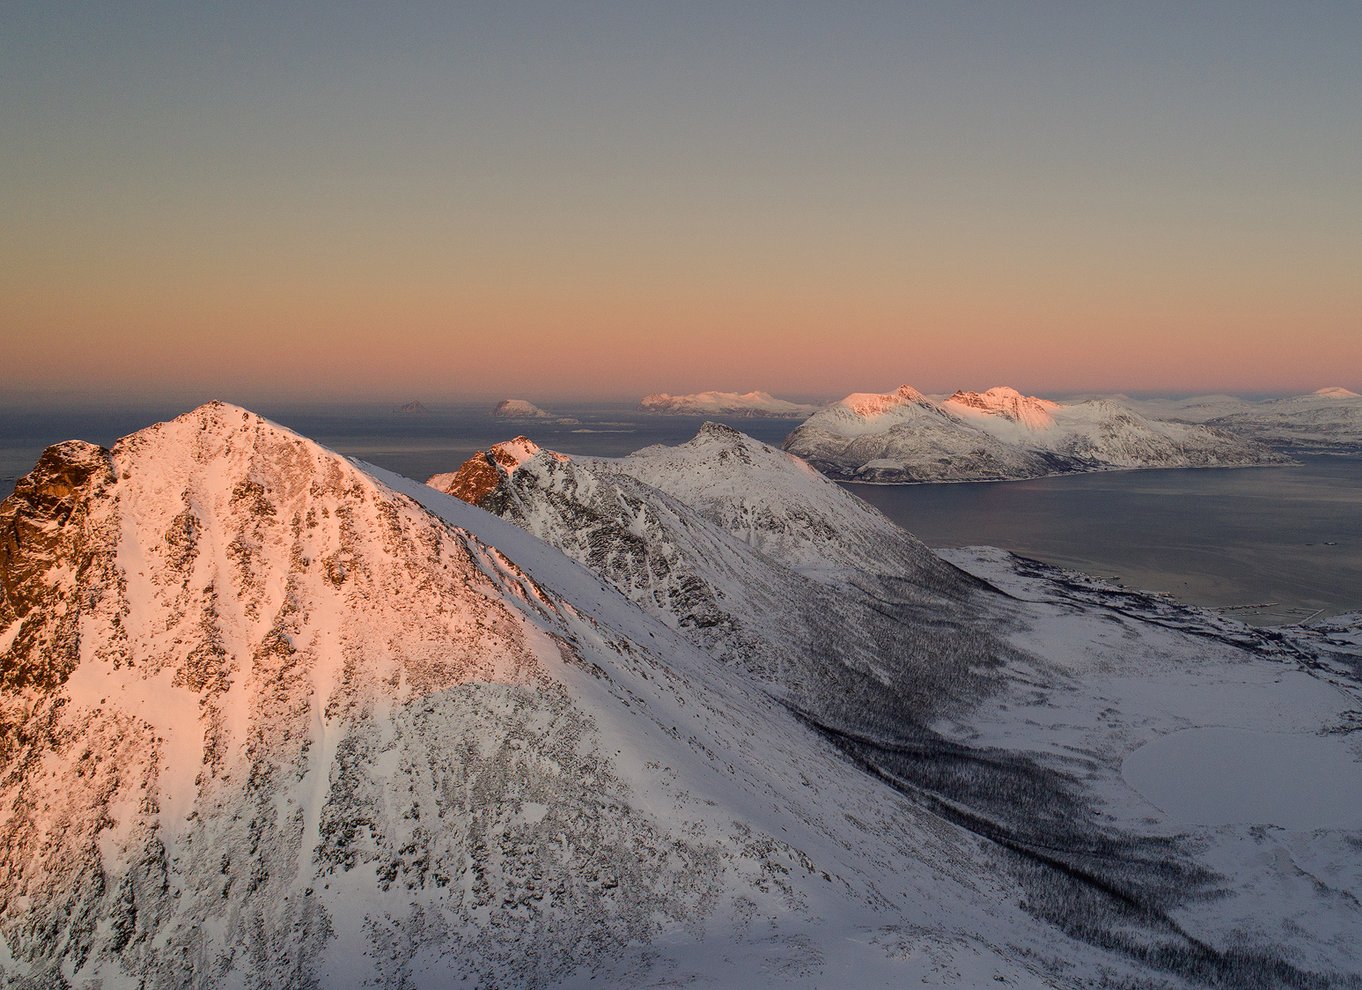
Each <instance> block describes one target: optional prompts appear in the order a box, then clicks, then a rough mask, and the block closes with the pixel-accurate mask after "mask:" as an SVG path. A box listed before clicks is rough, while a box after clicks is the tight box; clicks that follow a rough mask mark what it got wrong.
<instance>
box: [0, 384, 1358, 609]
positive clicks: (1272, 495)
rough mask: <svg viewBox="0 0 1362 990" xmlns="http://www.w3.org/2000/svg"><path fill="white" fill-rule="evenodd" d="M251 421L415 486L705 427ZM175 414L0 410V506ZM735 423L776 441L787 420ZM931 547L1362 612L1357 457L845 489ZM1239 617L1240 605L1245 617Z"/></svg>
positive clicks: (640, 421)
mask: <svg viewBox="0 0 1362 990" xmlns="http://www.w3.org/2000/svg"><path fill="white" fill-rule="evenodd" d="M254 408H255V409H256V410H257V411H258V412H260V413H261V415H264V416H267V417H268V418H270V419H272V420H274V421H275V422H278V423H280V424H282V425H284V426H287V427H289V428H290V429H293V430H296V431H297V432H299V433H301V434H303V435H304V436H308V437H311V438H312V439H314V440H316V441H318V442H319V443H322V444H324V445H326V446H327V447H330V448H331V449H333V450H335V451H338V452H339V453H342V454H346V455H349V456H352V457H358V458H361V459H363V460H367V461H371V462H373V463H375V464H378V465H380V466H381V467H385V468H388V469H390V470H392V471H396V472H398V473H400V474H404V475H407V476H409V477H412V478H417V479H425V478H426V477H429V476H430V475H431V474H434V473H436V472H438V471H451V470H454V469H455V468H457V467H458V466H459V464H461V463H462V462H463V461H464V460H465V459H466V458H467V457H468V456H469V455H470V454H472V453H473V452H474V451H477V450H481V449H484V448H485V447H487V446H488V445H490V444H492V443H495V442H497V441H498V440H506V439H509V438H510V437H512V436H514V435H516V434H517V433H524V434H526V435H528V436H530V437H531V438H532V439H534V440H535V441H536V442H538V443H539V444H541V445H542V446H545V447H549V448H551V449H554V450H559V451H562V452H564V453H568V454H588V455H597V456H616V455H620V454H625V453H628V452H630V451H632V450H637V449H638V448H640V447H644V446H647V445H649V444H655V443H666V444H675V443H681V442H683V441H685V440H687V439H689V438H690V437H691V436H693V435H694V434H695V432H696V430H697V429H698V428H699V426H700V424H701V423H702V422H703V421H704V420H703V419H702V418H699V417H672V416H647V415H643V414H640V413H639V412H638V411H637V410H636V408H635V407H634V406H633V405H632V404H625V403H620V404H613V405H610V404H602V405H592V406H556V407H554V408H553V411H554V412H555V413H557V414H558V415H559V416H561V417H568V418H572V419H575V420H577V421H578V422H575V423H568V422H555V421H552V420H540V421H508V420H501V419H496V418H495V417H493V416H491V415H490V413H489V410H488V406H487V405H486V404H478V405H476V406H474V405H458V406H436V405H431V407H430V410H429V412H427V413H415V414H403V413H398V412H394V411H393V410H392V409H391V408H390V407H388V406H377V405H365V406H358V405H356V406H346V407H333V408H322V407H318V406H288V405H269V404H264V405H261V404H256V405H255V407H254ZM181 411H183V409H182V408H170V407H163V408H157V407H151V406H145V407H138V408H99V409H93V408H92V409H86V410H81V409H70V408H63V409H61V410H44V409H37V408H20V409H8V410H3V411H0V497H3V496H5V495H8V494H9V493H10V491H12V489H13V486H14V482H15V480H16V479H17V478H19V477H21V476H22V475H23V474H24V473H26V472H27V471H28V470H29V469H30V468H31V467H32V466H33V464H34V462H35V461H36V460H37V458H38V456H39V455H40V454H41V453H42V451H43V448H45V447H46V446H47V445H48V444H51V443H55V442H57V441H60V440H66V439H72V438H78V439H82V440H91V441H93V442H95V443H101V444H105V445H108V444H110V443H112V442H113V441H114V440H115V439H117V438H118V437H120V436H123V435H125V434H127V433H131V432H133V431H135V430H137V429H140V428H142V427H144V426H147V425H148V424H150V423H153V422H157V421H159V420H162V419H166V418H169V417H171V416H174V415H175V414H177V413H178V412H181ZM728 422H729V424H730V425H731V426H733V427H735V428H736V429H739V430H742V431H743V432H745V433H748V434H749V435H751V436H753V437H756V438H757V439H759V440H763V441H765V442H767V443H772V444H779V442H780V441H781V440H782V439H783V438H784V437H785V435H786V434H787V433H789V431H790V430H792V429H793V428H794V426H795V425H796V421H793V420H772V419H734V420H729V421H728ZM846 488H847V489H848V490H849V491H851V492H853V493H854V494H856V495H859V496H860V497H862V498H864V499H866V501H868V502H870V503H871V504H872V505H874V506H876V507H877V508H879V509H880V510H881V511H882V512H884V513H885V514H886V515H888V516H889V517H890V518H891V519H894V520H895V521H896V522H898V523H900V524H901V525H903V526H904V527H906V528H907V529H909V530H910V531H912V532H913V533H915V534H917V535H918V536H919V537H920V538H921V539H923V540H924V541H925V542H926V543H927V544H928V545H930V546H934V547H947V546H967V545H970V544H987V545H992V546H1001V547H1006V548H1008V549H1009V550H1014V551H1016V552H1018V553H1021V554H1024V555H1026V556H1029V557H1035V558H1038V559H1040V560H1045V561H1049V562H1051V563H1056V564H1061V565H1063V566H1067V567H1073V568H1076V569H1079V570H1084V571H1088V572H1090V573H1093V574H1097V575H1100V576H1103V577H1117V578H1119V580H1120V581H1121V583H1123V584H1125V585H1127V586H1129V587H1138V588H1143V589H1146V590H1151V591H1165V592H1168V593H1170V594H1172V595H1173V596H1174V597H1176V598H1179V599H1181V600H1183V601H1188V602H1192V603H1194V604H1199V605H1210V606H1215V607H1230V608H1232V609H1234V611H1233V612H1232V614H1235V615H1238V616H1239V617H1241V618H1244V619H1246V620H1248V621H1253V622H1262V623H1281V622H1298V621H1301V620H1303V619H1306V618H1308V617H1310V616H1311V615H1316V614H1317V615H1330V614H1334V613H1337V612H1345V611H1351V610H1359V609H1362V455H1358V456H1348V457H1342V456H1333V457H1330V456H1318V457H1306V458H1302V463H1301V464H1299V465H1296V466H1290V467H1279V468H1246V469H1238V470H1230V469H1226V470H1188V471H1122V472H1107V473H1101V474H1091V475H1078V476H1072V477H1065V478H1045V479H1039V480H1035V481H1018V482H994V483H979V484H959V485H906V486H902V485H847V486H846ZM1244 606H1249V607H1244Z"/></svg>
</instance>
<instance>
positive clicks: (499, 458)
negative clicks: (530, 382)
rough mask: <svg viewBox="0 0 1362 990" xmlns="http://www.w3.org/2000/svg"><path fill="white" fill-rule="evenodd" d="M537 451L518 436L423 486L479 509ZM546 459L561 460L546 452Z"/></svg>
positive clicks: (433, 477) (526, 438)
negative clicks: (547, 455)
mask: <svg viewBox="0 0 1362 990" xmlns="http://www.w3.org/2000/svg"><path fill="white" fill-rule="evenodd" d="M539 451H540V447H539V445H538V444H537V443H535V442H534V441H533V440H531V439H530V438H529V437H527V436H518V437H515V438H514V439H512V440H505V441H503V442H501V443H498V444H493V445H492V446H491V447H490V448H488V449H487V450H484V451H479V452H478V453H476V454H474V455H473V456H472V457H470V458H469V459H468V460H466V461H464V462H463V464H462V465H460V467H459V470H457V471H453V472H450V473H447V474H436V475H432V476H431V477H430V478H428V479H427V480H426V484H428V485H430V487H432V488H434V489H436V490H437V491H442V492H444V493H445V494H446V495H453V496H454V497H455V498H457V499H460V500H461V501H464V502H467V503H468V504H470V505H479V506H480V505H483V503H484V501H485V500H486V499H487V498H488V497H489V496H491V495H492V494H493V493H494V492H496V491H497V489H498V488H500V486H501V483H502V482H503V481H505V480H506V478H507V477H508V476H509V475H510V474H511V472H513V471H515V470H516V468H518V467H520V465H522V464H524V463H525V462H526V461H528V460H529V459H530V458H532V457H534V456H535V455H536V454H538V453H539ZM549 456H550V457H553V458H557V459H560V460H565V458H563V456H562V455H561V454H554V453H552V452H550V454H549Z"/></svg>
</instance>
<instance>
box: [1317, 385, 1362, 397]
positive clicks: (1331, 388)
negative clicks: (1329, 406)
mask: <svg viewBox="0 0 1362 990" xmlns="http://www.w3.org/2000/svg"><path fill="white" fill-rule="evenodd" d="M1315 394H1316V395H1318V396H1320V397H1322V398H1325V399H1362V395H1358V394H1357V393H1356V392H1354V391H1353V390H1352V389H1348V388H1344V387H1343V386H1342V385H1326V386H1325V387H1324V388H1317V389H1315Z"/></svg>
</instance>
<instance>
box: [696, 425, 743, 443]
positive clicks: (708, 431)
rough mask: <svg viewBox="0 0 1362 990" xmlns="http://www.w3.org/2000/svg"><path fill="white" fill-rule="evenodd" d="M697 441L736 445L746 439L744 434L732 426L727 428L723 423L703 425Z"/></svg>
mask: <svg viewBox="0 0 1362 990" xmlns="http://www.w3.org/2000/svg"><path fill="white" fill-rule="evenodd" d="M695 439H696V440H702V439H703V440H723V441H725V442H727V443H736V442H740V441H742V440H743V439H745V438H744V436H743V434H741V433H739V432H738V431H737V430H735V429H733V427H731V426H725V425H724V424H723V423H714V422H705V423H703V424H701V426H700V431H699V432H698V433H696V434H695Z"/></svg>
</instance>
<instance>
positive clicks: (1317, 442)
mask: <svg viewBox="0 0 1362 990" xmlns="http://www.w3.org/2000/svg"><path fill="white" fill-rule="evenodd" d="M1125 401H1127V402H1128V403H1129V404H1130V405H1131V407H1132V408H1134V409H1138V410H1143V411H1146V412H1148V413H1149V414H1151V415H1157V416H1161V417H1164V418H1167V419H1174V420H1182V421H1185V422H1191V423H1205V424H1207V425H1208V426H1213V427H1216V428H1218V429H1222V430H1228V431H1230V432H1232V433H1235V434H1238V435H1240V436H1244V437H1249V438H1251V439H1254V440H1259V441H1262V442H1263V443H1268V444H1272V445H1273V446H1276V447H1283V448H1287V449H1290V450H1299V451H1340V450H1342V451H1347V450H1362V395H1359V394H1358V393H1356V392H1354V391H1352V390H1350V389H1346V388H1343V387H1341V386H1337V385H1333V386H1329V387H1326V388H1321V389H1318V390H1316V391H1314V392H1311V393H1309V394H1307V395H1293V396H1288V397H1287V398H1284V399H1268V400H1265V401H1262V402H1250V401H1247V400H1245V399H1240V398H1236V397H1234V396H1228V395H1212V396H1198V397H1194V398H1190V399H1171V400H1170V399H1143V400H1136V399H1128V400H1125Z"/></svg>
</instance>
